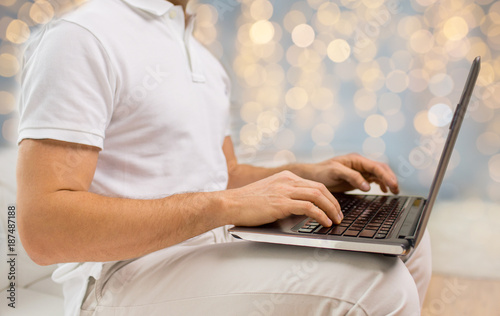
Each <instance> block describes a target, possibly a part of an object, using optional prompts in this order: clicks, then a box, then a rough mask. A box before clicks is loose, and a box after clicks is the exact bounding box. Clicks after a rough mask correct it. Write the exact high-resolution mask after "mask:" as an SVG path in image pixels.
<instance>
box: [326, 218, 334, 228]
mask: <svg viewBox="0 0 500 316" xmlns="http://www.w3.org/2000/svg"><path fill="white" fill-rule="evenodd" d="M327 223H328V226H327V227H330V226H332V225H333V222H332V220H331V219H328V222H327Z"/></svg>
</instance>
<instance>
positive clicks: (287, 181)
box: [17, 139, 341, 265]
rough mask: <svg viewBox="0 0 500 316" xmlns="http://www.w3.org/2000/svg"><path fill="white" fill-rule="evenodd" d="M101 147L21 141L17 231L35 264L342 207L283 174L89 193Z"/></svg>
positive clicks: (324, 220) (336, 217) (118, 254)
mask: <svg viewBox="0 0 500 316" xmlns="http://www.w3.org/2000/svg"><path fill="white" fill-rule="evenodd" d="M98 155H99V150H98V149H97V148H95V147H90V146H84V145H78V144H73V143H68V142H61V141H54V140H30V139H26V140H23V141H22V142H21V144H20V147H19V158H18V165H17V183H18V190H17V192H18V193H17V205H18V210H19V211H18V223H19V233H20V236H21V240H22V242H23V246H24V247H25V249H26V251H27V252H28V254H29V255H30V257H31V258H32V259H33V260H34V261H35V262H36V263H38V264H42V265H47V264H53V263H61V262H84V261H112V260H124V259H127V258H134V257H138V256H141V255H144V254H147V253H150V252H153V251H156V250H159V249H162V248H165V247H168V246H171V245H174V244H177V243H179V242H181V241H184V240H186V239H189V238H191V237H194V236H197V235H199V234H201V233H204V232H206V231H208V230H210V229H213V228H216V227H219V226H222V225H226V224H234V225H248V226H250V225H260V224H265V223H269V222H272V221H274V220H276V219H279V218H284V217H286V216H289V215H290V214H304V215H307V216H310V217H313V218H315V219H316V220H318V221H319V222H320V223H321V224H323V225H325V226H329V225H331V223H332V220H331V219H333V221H334V222H336V223H338V222H340V220H341V215H340V213H341V212H340V207H339V205H338V203H337V201H336V200H335V199H334V198H333V196H331V194H330V193H329V192H328V190H326V188H325V187H324V186H323V185H321V184H319V183H317V182H313V181H309V180H304V179H301V178H299V177H297V176H296V175H294V174H292V173H290V172H283V173H279V174H276V175H274V176H272V177H269V178H266V179H263V180H261V181H257V182H255V183H252V184H251V185H248V186H244V187H241V188H238V189H233V190H226V191H219V192H207V193H187V194H177V195H172V196H169V197H166V198H162V199H153V200H134V199H125V198H113V197H105V196H101V195H98V194H94V193H90V192H88V189H89V187H90V184H91V182H92V178H93V176H94V172H95V168H96V165H97V159H98Z"/></svg>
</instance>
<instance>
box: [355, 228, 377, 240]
mask: <svg viewBox="0 0 500 316" xmlns="http://www.w3.org/2000/svg"><path fill="white" fill-rule="evenodd" d="M376 233H377V231H376V230H369V229H365V230H363V231H362V232H361V234H359V237H364V238H373V236H375V234H376Z"/></svg>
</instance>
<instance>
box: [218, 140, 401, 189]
mask: <svg viewBox="0 0 500 316" xmlns="http://www.w3.org/2000/svg"><path fill="white" fill-rule="evenodd" d="M223 151H224V154H225V156H226V161H227V167H228V172H229V183H228V188H238V187H240V186H244V185H247V184H248V183H252V182H254V181H258V180H260V179H263V178H266V177H269V176H271V175H273V174H276V173H278V172H282V171H284V170H288V171H291V172H293V173H294V174H296V175H298V176H299V177H302V178H304V179H309V180H312V181H316V182H320V183H323V184H324V185H325V186H326V187H327V188H328V189H329V190H330V191H334V192H345V191H349V190H353V189H360V190H362V191H369V190H370V185H369V183H370V182H375V183H377V184H379V185H380V187H381V189H382V191H384V192H387V188H389V189H390V190H391V192H392V193H395V194H397V193H398V192H399V187H398V182H397V179H396V176H395V175H394V173H393V172H392V170H391V169H390V168H389V166H387V165H386V164H384V163H380V162H375V161H372V160H369V159H367V158H364V157H362V156H360V155H358V154H349V155H345V156H340V157H335V158H332V159H328V160H326V161H323V162H320V163H316V164H290V165H285V166H281V167H277V168H262V167H256V166H251V165H245V164H238V161H237V159H236V155H235V154H234V148H233V142H232V140H231V137H229V136H227V137H226V138H225V139H224V144H223Z"/></svg>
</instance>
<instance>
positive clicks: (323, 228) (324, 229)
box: [314, 226, 331, 235]
mask: <svg viewBox="0 0 500 316" xmlns="http://www.w3.org/2000/svg"><path fill="white" fill-rule="evenodd" d="M330 229H331V227H323V226H321V228H320V229H318V230H317V231H315V232H314V233H315V234H323V235H324V234H326V233H328V231H329V230H330Z"/></svg>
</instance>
